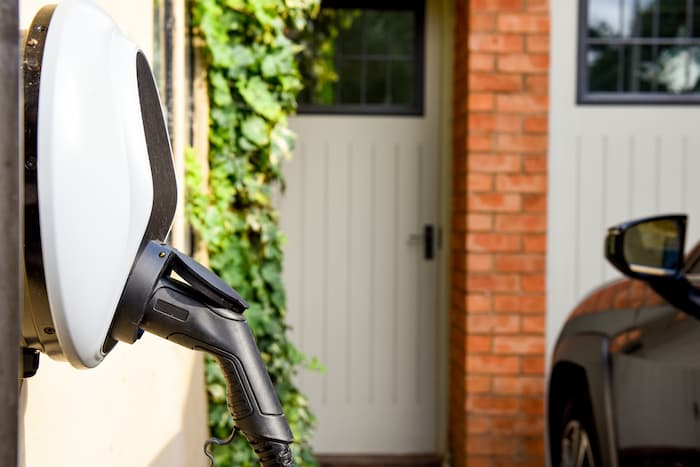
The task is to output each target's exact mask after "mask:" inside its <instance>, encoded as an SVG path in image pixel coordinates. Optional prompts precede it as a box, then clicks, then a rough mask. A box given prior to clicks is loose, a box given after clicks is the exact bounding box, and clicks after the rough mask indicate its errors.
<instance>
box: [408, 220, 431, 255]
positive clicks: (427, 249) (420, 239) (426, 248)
mask: <svg viewBox="0 0 700 467" xmlns="http://www.w3.org/2000/svg"><path fill="white" fill-rule="evenodd" d="M408 243H409V245H417V244H419V243H422V244H423V258H424V259H426V260H428V261H430V260H432V259H435V226H434V225H433V224H425V225H424V226H423V231H422V232H421V233H414V234H411V235H409V237H408Z"/></svg>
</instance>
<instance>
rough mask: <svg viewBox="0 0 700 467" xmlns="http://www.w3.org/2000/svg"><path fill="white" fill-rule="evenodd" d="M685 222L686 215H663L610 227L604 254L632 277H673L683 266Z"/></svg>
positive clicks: (620, 269) (678, 273)
mask: <svg viewBox="0 0 700 467" xmlns="http://www.w3.org/2000/svg"><path fill="white" fill-rule="evenodd" d="M686 225H687V216H686V215H666V216H658V217H649V218H645V219H638V220H634V221H630V222H625V223H623V224H620V225H617V226H614V227H611V228H610V229H608V235H607V238H606V240H605V257H606V258H607V259H608V261H610V263H611V264H612V265H613V266H615V267H616V268H617V269H618V270H619V271H620V272H622V273H623V274H625V275H626V276H629V277H632V278H635V279H650V280H654V279H661V278H664V277H665V278H676V277H678V276H679V275H680V274H681V271H682V269H683V253H684V248H685V231H686Z"/></svg>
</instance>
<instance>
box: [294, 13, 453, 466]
mask: <svg viewBox="0 0 700 467" xmlns="http://www.w3.org/2000/svg"><path fill="white" fill-rule="evenodd" d="M440 5H441V2H439V1H429V2H428V4H427V7H426V21H427V22H426V36H427V42H426V54H425V55H426V63H425V69H426V89H425V114H424V115H423V116H403V117H395V116H392V117H387V116H340V115H333V116H329V115H302V116H298V117H295V118H293V119H291V121H290V126H291V127H292V129H293V130H294V131H295V132H297V134H298V143H297V150H296V152H295V157H294V160H293V161H291V162H290V163H288V164H287V165H286V167H285V176H286V179H287V190H286V192H285V195H284V196H283V197H282V199H281V201H280V210H281V224H282V228H283V230H284V232H285V233H286V235H287V237H288V239H289V241H288V244H287V247H286V252H285V255H286V257H285V269H284V278H285V285H286V287H287V293H288V308H289V313H288V321H289V323H290V325H291V326H292V328H293V330H292V338H293V340H294V342H296V343H297V344H298V345H299V347H300V348H301V349H302V350H303V351H304V352H305V353H306V354H307V355H309V356H316V357H318V359H319V360H320V361H321V363H322V364H323V365H325V367H326V371H325V373H315V372H303V374H302V375H300V376H299V383H300V385H301V387H302V388H303V389H304V390H305V391H306V392H307V394H308V395H309V397H310V399H311V403H312V407H313V409H314V411H315V413H316V414H317V416H318V429H317V433H316V436H315V440H314V447H315V448H316V450H317V452H321V453H328V454H341V453H342V454H359V453H363V454H368V453H382V454H411V453H427V452H435V451H437V448H438V447H437V445H436V440H437V436H438V433H437V419H438V410H439V406H438V403H437V394H438V392H437V390H438V388H437V381H438V379H439V378H438V362H437V349H436V345H437V342H436V341H437V339H436V335H437V332H438V322H437V321H438V316H439V313H438V310H437V272H438V262H439V261H440V250H439V249H436V257H435V259H433V260H426V259H425V258H424V244H423V240H422V238H421V235H422V233H423V229H424V226H425V225H426V224H433V225H436V226H437V225H438V220H439V219H438V216H439V214H438V213H439V210H438V199H439V196H438V194H439V191H440V189H439V181H438V174H439V173H440V171H439V169H440V167H439V163H440V159H441V155H440V151H441V148H440V133H439V121H440V112H441V109H440V105H439V104H440V92H439V86H438V84H437V83H439V82H440V81H439V80H440V77H439V74H440V71H441V67H440V63H439V60H438V57H440V55H441V54H440V43H439V39H438V38H439V37H440V28H439V24H438V20H439V17H440V15H439V12H440ZM436 237H437V235H436ZM436 240H437V238H436Z"/></svg>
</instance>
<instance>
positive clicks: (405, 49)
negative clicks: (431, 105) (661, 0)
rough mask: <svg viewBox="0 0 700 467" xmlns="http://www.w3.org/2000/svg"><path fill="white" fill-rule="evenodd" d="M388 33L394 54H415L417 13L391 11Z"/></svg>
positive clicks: (391, 50)
mask: <svg viewBox="0 0 700 467" xmlns="http://www.w3.org/2000/svg"><path fill="white" fill-rule="evenodd" d="M698 1H700V0H698ZM388 15H389V16H390V18H391V19H390V21H389V24H388V33H389V35H390V36H391V44H390V52H391V54H392V55H413V48H414V43H415V21H416V15H415V13H414V12H412V11H392V12H389V13H388Z"/></svg>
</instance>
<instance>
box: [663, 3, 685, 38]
mask: <svg viewBox="0 0 700 467" xmlns="http://www.w3.org/2000/svg"><path fill="white" fill-rule="evenodd" d="M686 19H687V12H686V2H685V0H659V26H658V27H659V37H688V27H687V23H686Z"/></svg>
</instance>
